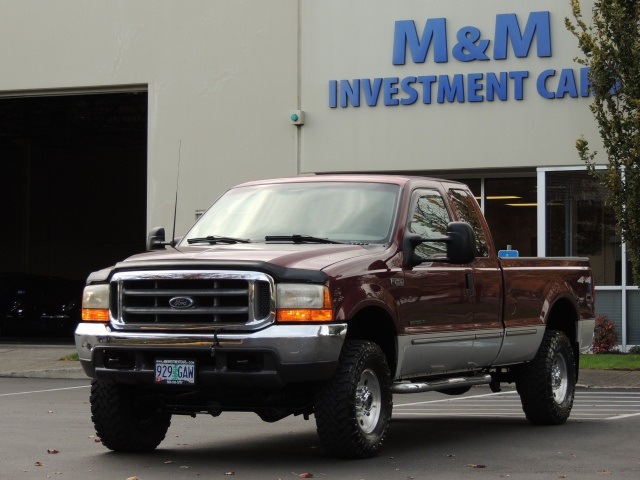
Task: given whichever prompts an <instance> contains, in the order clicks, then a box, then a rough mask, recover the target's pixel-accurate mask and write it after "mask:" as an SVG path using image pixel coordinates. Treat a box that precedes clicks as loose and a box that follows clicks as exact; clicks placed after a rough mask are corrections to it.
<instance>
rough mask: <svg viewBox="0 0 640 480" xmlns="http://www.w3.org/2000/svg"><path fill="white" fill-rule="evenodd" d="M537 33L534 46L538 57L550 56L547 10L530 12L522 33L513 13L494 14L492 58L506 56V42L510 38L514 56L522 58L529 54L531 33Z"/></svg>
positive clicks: (549, 28)
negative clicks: (494, 34)
mask: <svg viewBox="0 0 640 480" xmlns="http://www.w3.org/2000/svg"><path fill="white" fill-rule="evenodd" d="M534 34H537V41H536V46H537V49H538V57H550V56H551V26H550V21H549V12H531V13H530V14H529V19H528V20H527V25H526V26H525V28H524V34H522V32H521V31H520V25H519V24H518V17H516V14H515V13H505V14H502V15H496V36H495V48H494V51H493V58H494V59H495V60H504V59H505V58H507V44H508V43H509V40H511V44H512V45H513V52H514V53H515V55H516V57H518V58H523V57H526V56H527V55H529V50H530V49H531V44H532V43H533V35H534Z"/></svg>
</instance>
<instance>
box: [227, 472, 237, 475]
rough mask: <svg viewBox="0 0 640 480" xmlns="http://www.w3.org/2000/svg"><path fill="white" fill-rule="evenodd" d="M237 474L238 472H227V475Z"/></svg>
mask: <svg viewBox="0 0 640 480" xmlns="http://www.w3.org/2000/svg"><path fill="white" fill-rule="evenodd" d="M235 474H236V472H227V473H225V475H235Z"/></svg>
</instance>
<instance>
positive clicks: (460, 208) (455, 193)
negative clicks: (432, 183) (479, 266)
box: [449, 189, 489, 257]
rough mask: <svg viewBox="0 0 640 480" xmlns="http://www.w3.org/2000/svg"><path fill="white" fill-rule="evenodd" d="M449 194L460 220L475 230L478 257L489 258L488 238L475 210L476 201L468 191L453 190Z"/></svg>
mask: <svg viewBox="0 0 640 480" xmlns="http://www.w3.org/2000/svg"><path fill="white" fill-rule="evenodd" d="M449 194H450V195H451V200H452V201H453V205H454V206H455V209H456V211H457V212H458V216H459V217H460V220H462V221H463V222H467V223H468V224H469V225H471V228H473V233H474V234H475V236H476V257H488V256H489V247H488V245H487V237H486V236H485V234H484V231H483V230H482V224H481V223H480V219H479V218H478V214H477V211H476V209H475V208H474V202H475V201H476V199H475V198H473V197H472V196H471V195H469V193H468V192H467V191H466V190H457V189H451V190H449Z"/></svg>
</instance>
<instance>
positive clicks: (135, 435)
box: [91, 380, 171, 452]
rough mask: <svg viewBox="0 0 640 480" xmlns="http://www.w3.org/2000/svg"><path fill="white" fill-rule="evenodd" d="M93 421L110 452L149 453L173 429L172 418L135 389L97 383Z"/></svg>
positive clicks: (94, 394)
mask: <svg viewBox="0 0 640 480" xmlns="http://www.w3.org/2000/svg"><path fill="white" fill-rule="evenodd" d="M91 420H92V421H93V424H94V426H95V429H96V433H97V434H98V437H99V438H100V440H101V441H102V443H103V444H104V446H106V447H107V448H108V449H110V450H114V451H116V452H148V451H151V450H154V449H155V448H156V447H157V446H158V445H160V442H162V440H164V437H165V435H166V433H167V430H168V429H169V425H171V414H169V413H164V412H159V411H157V409H156V408H154V407H153V405H151V404H149V403H148V402H144V401H143V399H142V397H141V395H140V394H139V392H138V391H137V390H136V389H135V388H133V387H128V386H124V385H117V384H112V383H106V382H101V381H100V380H93V381H92V382H91Z"/></svg>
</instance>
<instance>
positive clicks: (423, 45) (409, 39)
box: [393, 18, 448, 65]
mask: <svg viewBox="0 0 640 480" xmlns="http://www.w3.org/2000/svg"><path fill="white" fill-rule="evenodd" d="M432 41H433V48H434V52H433V55H434V60H435V61H436V63H444V62H446V61H447V60H448V54H447V20H446V19H444V18H430V19H428V20H427V23H426V24H425V26H424V32H422V39H419V38H418V32H417V30H416V24H415V23H414V22H413V20H398V21H397V22H396V27H395V31H394V34H393V64H394V65H404V64H405V63H406V61H407V47H409V51H410V52H411V58H412V59H413V62H414V63H424V62H425V60H426V59H427V53H429V47H430V46H431V42H432Z"/></svg>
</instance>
